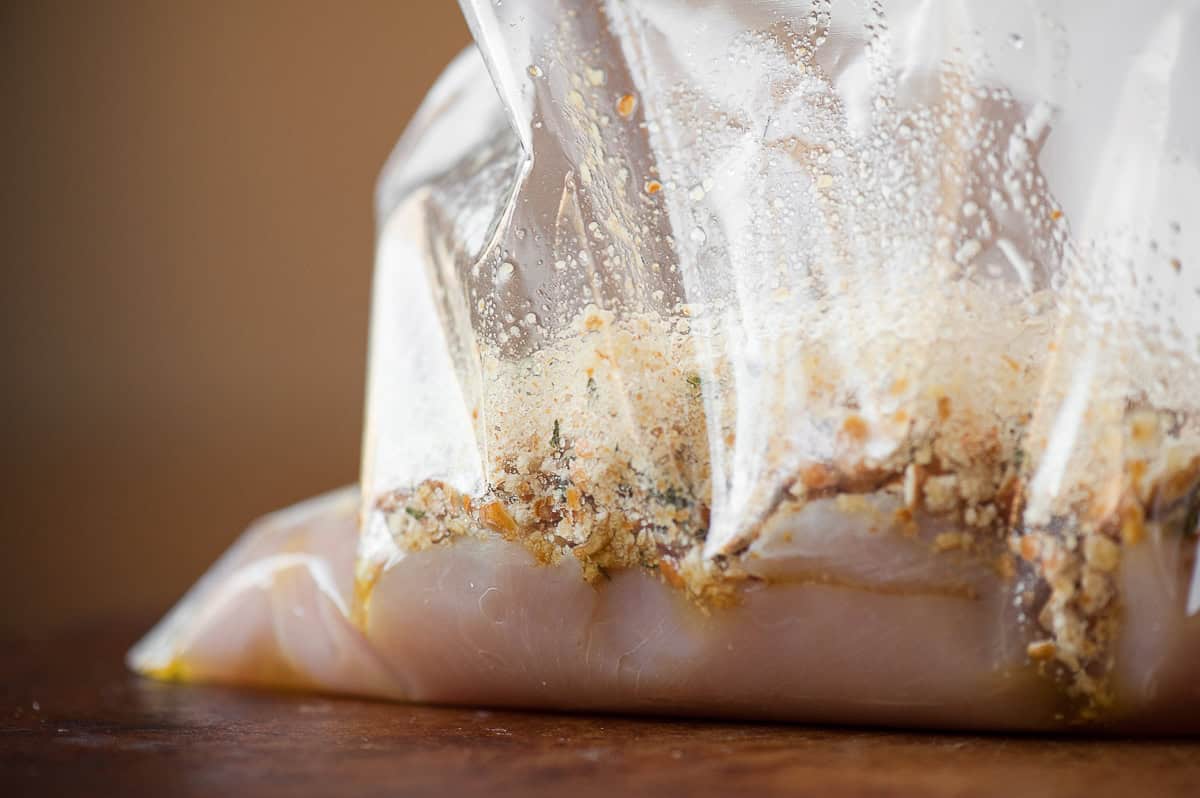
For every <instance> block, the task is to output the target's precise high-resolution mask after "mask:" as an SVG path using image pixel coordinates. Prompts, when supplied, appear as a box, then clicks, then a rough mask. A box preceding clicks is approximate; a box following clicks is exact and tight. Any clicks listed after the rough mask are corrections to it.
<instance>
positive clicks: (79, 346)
mask: <svg viewBox="0 0 1200 798" xmlns="http://www.w3.org/2000/svg"><path fill="white" fill-rule="evenodd" d="M468 43H469V36H468V33H467V30H466V27H465V25H464V23H463V21H462V18H461V16H460V14H459V11H458V6H457V4H456V3H455V2H453V0H427V1H426V0H420V1H419V2H418V1H417V0H413V1H412V2H396V1H395V0H346V2H338V3H334V2H328V0H170V2H160V1H159V0H149V1H148V2H134V1H133V0H109V1H108V2H99V1H98V2H38V3H3V4H0V98H2V99H3V106H2V107H3V117H4V122H3V124H2V125H0V152H3V154H4V156H5V162H6V163H7V169H6V175H5V179H4V185H6V186H7V189H6V190H5V191H4V192H3V200H2V201H3V208H2V211H0V213H2V215H0V218H2V220H3V221H2V222H0V223H2V224H3V225H4V228H3V253H4V254H3V262H4V286H5V287H4V290H3V291H2V292H0V347H2V349H0V352H2V354H3V363H4V368H3V371H0V374H3V379H4V386H3V390H2V391H0V425H2V426H0V433H2V435H0V469H2V473H0V478H2V483H0V484H2V485H3V487H2V488H0V491H2V495H0V535H2V536H3V548H2V550H0V607H2V608H3V610H2V611H0V633H14V632H18V633H31V634H38V633H40V632H50V631H53V630H54V629H56V628H60V627H62V626H63V625H65V624H69V623H73V622H78V621H79V620H81V619H87V618H91V617H101V616H107V615H117V614H120V615H129V614H136V615H137V616H138V617H142V618H145V619H146V620H147V621H150V620H152V619H153V618H154V617H156V616H157V615H158V614H160V613H161V612H162V611H164V610H166V609H167V607H168V606H169V605H170V604H171V603H172V602H173V601H174V600H175V599H176V598H178V597H179V596H180V595H181V594H182V592H183V591H184V590H186V589H187V588H188V587H189V586H190V585H191V583H192V582H193V581H195V579H196V578H197V577H199V576H200V574H201V573H202V572H203V571H204V569H205V568H206V567H207V566H208V565H209V564H211V563H212V561H213V560H214V559H215V558H216V557H217V556H218V555H220V553H221V552H222V551H223V550H224V549H225V548H226V547H227V546H228V545H229V544H230V543H231V542H232V541H233V540H234V538H235V537H236V536H237V535H238V533H239V532H240V531H241V530H242V529H243V528H244V527H245V526H246V524H247V523H248V522H249V521H251V520H252V519H253V518H254V517H255V516H257V515H259V514H261V513H263V512H266V511H269V510H272V509H275V508H278V507H281V506H284V505H286V504H289V503H291V502H294V501H297V500H299V499H303V498H305V497H306V496H310V495H312V494H315V493H318V492H322V491H325V490H328V489H331V488H334V487H337V486H339V485H343V484H347V483H351V482H353V481H354V480H355V479H356V474H357V470H358V451H359V436H360V425H361V421H362V404H363V381H364V378H365V368H364V367H365V358H366V331H367V307H368V296H369V290H370V278H371V261H372V253H373V237H374V219H373V212H372V191H373V188H374V182H375V178H376V175H377V174H378V171H379V169H380V167H381V166H382V164H383V162H384V159H385V158H386V156H387V154H388V151H389V150H390V148H391V146H392V144H393V143H394V142H395V140H396V138H397V137H398V136H399V135H400V133H401V131H402V130H403V128H404V125H405V124H406V123H407V121H408V119H409V118H410V117H411V115H412V114H413V112H414V111H415V110H416V107H417V104H418V103H419V102H420V100H421V97H422V96H423V94H424V92H425V90H426V89H427V88H428V87H429V85H430V84H431V83H432V81H433V80H434V78H435V77H436V76H437V74H438V73H439V72H440V71H441V69H442V68H443V67H444V66H445V64H446V63H447V62H448V61H449V60H450V59H451V58H452V57H453V56H454V54H455V53H457V52H458V51H459V50H460V49H461V48H462V47H464V46H465V45H467V44H468Z"/></svg>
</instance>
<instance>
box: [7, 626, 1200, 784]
mask: <svg viewBox="0 0 1200 798" xmlns="http://www.w3.org/2000/svg"><path fill="white" fill-rule="evenodd" d="M143 629H144V625H143V624H131V623H97V624H92V625H90V626H86V627H80V628H77V629H75V630H73V631H72V632H70V633H67V634H63V635H61V636H57V637H53V638H49V639H43V640H37V639H29V638H25V639H15V640H7V641H4V642H3V646H2V647H0V676H2V682H0V691H2V696H3V698H2V700H0V795H4V796H18V795H54V796H58V795H154V796H168V795H203V796H222V795H229V796H259V795H265V796H288V798H298V797H299V796H309V795H339V796H340V795H469V794H487V795H498V796H508V795H520V796H527V795H567V796H571V797H572V798H584V796H593V795H594V796H609V797H611V796H618V795H654V796H667V795H686V796H689V798H700V797H701V796H728V795H784V794H787V795H806V796H808V795H811V796H874V795H897V796H958V795H963V796H967V795H970V796H974V795H983V796H987V795H995V796H1005V798H1013V796H1022V798H1024V797H1025V796H1032V795H1063V796H1087V797H1088V798H1097V797H1098V796H1109V795H1137V796H1196V795H1200V744H1198V743H1197V742H1195V741H1191V740H1185V739H1175V740H1123V739H1106V740H1098V739H1071V738H1039V737H1000V736H996V737H988V736H972V735H957V734H954V735H951V734H927V733H922V734H912V733H904V732H888V731H866V730H846V729H822V728H807V727H802V726H779V725H760V724H744V723H743V724H735V723H713V722H697V721H666V720H653V719H636V718H623V717H596V716H591V717H583V716H568V715H546V714H533V713H520V712H507V711H506V712H498V711H496V712H493V711H485V710H470V709H454V708H443V707H415V706H405V705H398V704H387V703H380V702H372V701H360V700H353V699H345V698H331V697H326V696H314V695H302V694H295V693H292V694H287V693H267V692H252V691H241V690H232V689H224V688H215V687H190V686H181V685H172V684H159V683H156V682H151V681H146V680H143V679H140V678H138V677H136V676H133V675H131V674H129V673H127V672H126V671H125V670H124V668H123V666H122V664H121V656H122V654H123V652H124V650H125V648H126V647H127V646H128V644H129V643H130V642H131V641H132V640H133V639H134V638H135V637H136V636H137V634H138V633H139V632H141V631H142V630H143Z"/></svg>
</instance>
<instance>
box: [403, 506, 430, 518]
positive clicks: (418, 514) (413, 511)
mask: <svg viewBox="0 0 1200 798" xmlns="http://www.w3.org/2000/svg"><path fill="white" fill-rule="evenodd" d="M404 512H406V513H408V514H409V515H411V516H412V517H413V518H415V519H417V520H418V521H420V520H421V519H422V518H424V517H425V511H424V510H418V509H417V508H416V507H405V508H404Z"/></svg>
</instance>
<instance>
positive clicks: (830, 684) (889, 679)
mask: <svg viewBox="0 0 1200 798" xmlns="http://www.w3.org/2000/svg"><path fill="white" fill-rule="evenodd" d="M463 8H464V12H465V13H466V16H467V19H468V21H469V23H470V25H471V29H472V32H473V34H474V36H475V39H476V42H477V45H478V51H476V50H474V49H472V50H470V51H468V52H465V53H464V54H463V55H461V56H460V57H459V58H458V59H457V60H456V61H455V62H454V63H453V64H452V65H451V66H450V67H449V68H448V69H447V70H446V72H445V74H444V75H443V76H442V78H441V79H440V80H439V81H438V83H437V84H436V86H435V87H434V88H433V90H432V91H431V93H430V95H429V97H428V99H427V100H426V101H425V103H424V105H423V106H422V108H421V110H420V111H419V112H418V114H417V117H416V118H415V119H414V121H413V123H412V124H411V126H410V128H409V130H408V132H407V133H406V134H405V136H404V138H403V139H402V140H401V141H400V143H399V145H398V146H397V148H396V151H395V152H394V154H393V155H392V158H391V159H390V161H389V163H388V165H387V167H386V168H385V171H384V174H383V177H382V179H381V181H380V185H379V191H378V209H379V223H380V233H379V244H378V256H377V267H376V277H375V285H374V300H373V301H374V306H373V310H372V313H373V324H372V330H371V362H370V385H369V392H368V418H367V429H366V433H365V440H364V457H363V474H362V487H361V497H360V502H358V503H357V506H355V504H356V503H355V502H353V501H351V499H350V498H349V494H346V493H343V494H338V495H336V496H333V497H329V498H326V499H322V500H315V501H314V503H313V504H311V505H307V506H305V507H302V508H299V509H294V510H290V511H287V512H286V513H285V514H283V515H278V516H272V517H269V518H268V519H266V520H265V521H263V522H260V525H259V526H257V527H256V528H254V529H252V530H251V531H250V532H248V533H247V537H246V539H244V540H243V542H241V543H239V544H238V546H237V547H236V548H235V549H234V551H232V552H231V553H230V554H229V555H227V557H226V559H225V560H223V561H222V562H221V563H220V564H218V566H216V567H215V568H214V570H213V572H212V573H211V574H210V575H209V576H207V577H206V578H205V580H204V581H203V582H201V584H200V585H198V586H197V587H196V588H195V589H194V590H193V592H192V593H190V594H189V595H188V596H187V597H186V598H185V599H184V601H183V602H181V604H180V606H179V607H178V608H176V610H174V611H173V612H172V614H171V615H170V616H169V617H168V618H167V619H166V620H165V621H164V622H163V623H162V624H161V625H160V626H159V628H158V629H156V630H155V631H154V632H153V633H151V635H150V636H148V637H147V639H146V640H144V641H143V642H142V643H141V644H139V646H138V647H137V648H135V649H134V651H133V652H132V653H131V656H130V661H131V663H132V665H133V667H135V668H137V669H139V670H141V671H143V672H146V673H151V674H158V675H164V676H176V677H180V678H190V679H196V680H217V681H233V682H253V683H265V684H283V683H286V684H293V685H306V686H311V687H314V688H319V689H329V690H338V691H349V692H358V693H366V694H371V695H384V696H389V697H396V698H403V699H408V700H417V701H436V702H449V703H477V704H489V705H509V706H525V707H550V708H567V709H600V710H615V711H637V712H666V713H690V714H721V715H733V716H745V717H756V718H783V719H797V720H806V721H834V722H863V723H887V724H897V725H926V726H956V727H975V728H1008V729H1047V728H1060V727H1061V728H1074V727H1078V726H1081V725H1083V726H1086V725H1104V726H1110V727H1111V726H1117V727H1123V728H1136V727H1143V728H1153V729H1178V728H1192V729H1194V728H1195V727H1196V720H1195V718H1197V717H1200V686H1198V685H1197V682H1196V681H1195V679H1193V678H1192V677H1191V675H1190V671H1191V668H1192V667H1193V666H1194V665H1195V664H1197V663H1200V621H1198V620H1197V619H1196V618H1195V617H1193V614H1194V612H1195V610H1196V609H1197V605H1198V604H1200V581H1198V579H1200V569H1197V567H1196V565H1195V554H1196V535H1197V515H1198V514H1200V415H1198V413H1197V411H1198V409H1200V408H1198V402H1200V399H1198V398H1197V397H1200V363H1198V360H1200V218H1197V209H1198V208H1200V104H1197V103H1196V102H1195V90H1194V86H1195V84H1196V82H1197V80H1198V79H1200V54H1198V53H1197V51H1196V49H1195V48H1189V47H1187V46H1186V45H1187V43H1188V42H1192V41H1196V40H1197V37H1198V36H1200V4H1197V3H1195V2H1186V1H1182V2H1169V1H1168V0H1150V2H1146V3H1143V4H1141V5H1139V6H1138V8H1137V9H1136V10H1130V9H1127V8H1124V7H1122V6H1120V5H1119V4H1109V5H1106V6H1104V7H1101V8H1097V7H1096V4H1092V3H1085V2H1082V0H1079V1H1078V2H1062V3H1042V2H1032V3H1026V4H1013V3H990V2H984V0H974V1H968V0H963V1H962V2H950V3H924V2H916V1H915V0H909V1H905V2H886V3H884V2H849V1H847V2H827V1H825V0H816V1H815V2H812V3H809V2H766V1H765V0H764V1H763V2H731V1H729V0H707V1H704V0H626V1H625V2H619V1H618V0H609V1H608V2H599V1H597V2H583V1H582V0H579V1H577V2H559V3H543V2H534V1H533V0H527V1H526V2H518V1H517V0H508V2H505V3H503V4H501V3H491V2H486V0H464V2H463ZM355 510H357V518H356V512H355ZM359 521H361V528H359V527H360V524H359V523H358V522H359Z"/></svg>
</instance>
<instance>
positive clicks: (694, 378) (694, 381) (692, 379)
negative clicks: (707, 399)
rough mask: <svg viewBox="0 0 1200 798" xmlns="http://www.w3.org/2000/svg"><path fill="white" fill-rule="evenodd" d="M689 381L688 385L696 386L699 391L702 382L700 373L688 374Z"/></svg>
mask: <svg viewBox="0 0 1200 798" xmlns="http://www.w3.org/2000/svg"><path fill="white" fill-rule="evenodd" d="M687 381H688V385H690V386H692V387H693V388H695V389H696V390H697V391H698V390H700V384H701V383H700V375H699V374H689V375H687Z"/></svg>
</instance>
